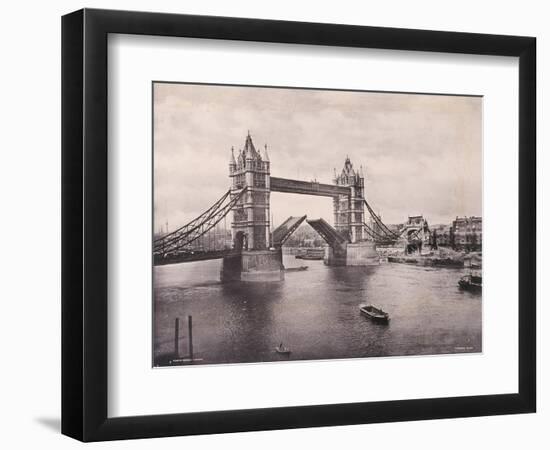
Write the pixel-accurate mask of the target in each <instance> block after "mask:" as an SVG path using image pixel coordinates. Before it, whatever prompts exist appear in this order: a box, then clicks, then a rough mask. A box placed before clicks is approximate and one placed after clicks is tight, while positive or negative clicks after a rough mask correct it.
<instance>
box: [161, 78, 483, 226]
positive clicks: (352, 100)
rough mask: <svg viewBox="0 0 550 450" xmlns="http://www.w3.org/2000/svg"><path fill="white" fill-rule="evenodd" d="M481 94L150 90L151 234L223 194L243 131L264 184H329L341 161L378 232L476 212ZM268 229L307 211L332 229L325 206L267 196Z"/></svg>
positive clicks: (320, 201)
mask: <svg viewBox="0 0 550 450" xmlns="http://www.w3.org/2000/svg"><path fill="white" fill-rule="evenodd" d="M481 126H482V99H481V98H480V97H461V96H441V95H420V94H395V93H379V92H350V91H322V90H303V89H302V90H299V89H284V88H282V89H281V88H251V87H237V86H208V85H192V84H169V83H155V85H154V171H155V173H154V183H155V186H154V189H155V195H154V202H155V204H154V213H155V214H154V226H155V229H154V231H155V232H157V231H159V229H160V227H165V224H166V222H168V226H169V229H170V230H174V229H175V228H177V227H179V226H181V225H184V224H185V223H187V222H188V221H189V220H191V219H193V218H194V217H196V216H198V215H199V214H201V213H202V212H203V211H204V210H206V209H207V208H208V207H209V206H211V205H212V204H213V203H214V202H215V201H216V200H217V199H218V198H219V197H221V196H222V195H223V193H224V192H226V191H227V189H228V188H229V186H230V179H229V176H228V164H229V158H230V155H231V147H234V148H235V153H236V152H237V151H238V150H239V149H240V148H242V146H243V145H244V141H245V137H246V135H247V132H248V131H250V134H251V136H252V140H253V142H254V144H255V146H256V148H258V149H260V148H262V149H263V147H264V144H267V146H268V152H269V157H270V161H271V174H272V175H273V176H278V177H284V178H293V179H300V180H306V181H310V180H313V179H316V180H317V181H319V182H323V183H332V179H333V171H334V170H336V172H337V173H339V172H340V171H341V170H342V167H343V165H344V160H345V158H346V156H349V157H350V159H351V162H352V163H353V165H354V167H355V168H357V169H359V167H360V166H362V168H363V172H364V174H365V196H366V198H367V199H368V201H369V203H370V204H371V205H372V207H373V208H374V209H375V211H376V212H379V213H380V214H381V216H382V219H383V221H384V222H386V223H402V222H405V221H406V220H407V217H408V216H409V215H410V216H413V215H420V214H423V215H424V217H425V218H426V219H427V220H428V221H429V223H430V224H432V223H433V224H436V223H442V224H447V223H450V222H451V221H452V220H453V219H454V218H455V217H456V216H457V215H458V216H473V215H475V216H481V214H482V140H481V139H482V134H481ZM271 211H272V214H273V218H274V224H275V225H277V224H280V223H281V222H282V221H284V220H285V219H286V218H287V217H288V216H291V215H293V216H296V215H304V214H307V215H308V217H310V218H318V217H323V218H324V219H325V220H327V221H328V222H329V223H331V224H332V223H333V207H332V201H331V200H330V199H328V198H322V197H312V196H304V195H298V194H282V193H272V194H271Z"/></svg>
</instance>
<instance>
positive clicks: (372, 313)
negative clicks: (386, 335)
mask: <svg viewBox="0 0 550 450" xmlns="http://www.w3.org/2000/svg"><path fill="white" fill-rule="evenodd" d="M359 310H360V311H361V314H363V315H364V316H366V317H368V318H369V319H371V320H372V321H374V322H378V323H386V324H387V323H388V322H389V321H390V315H389V314H388V313H387V312H384V311H382V310H381V309H380V308H377V307H376V306H374V305H359Z"/></svg>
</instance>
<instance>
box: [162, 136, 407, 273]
mask: <svg viewBox="0 0 550 450" xmlns="http://www.w3.org/2000/svg"><path fill="white" fill-rule="evenodd" d="M236 153H237V154H236V155H235V150H234V148H231V153H230V158H229V177H230V179H231V187H230V188H229V190H228V191H227V192H226V193H225V194H224V195H223V196H222V197H221V198H220V199H219V200H218V201H217V202H216V203H214V205H212V206H211V207H210V208H209V209H207V210H206V211H205V212H204V213H202V214H201V215H200V216H198V217H197V218H195V219H193V220H192V221H191V222H189V223H188V224H186V225H184V226H182V227H180V228H178V229H177V230H175V231H174V232H172V233H168V234H166V235H165V236H162V237H160V238H158V239H156V240H155V242H154V263H155V265H160V264H173V263H178V262H185V261H193V260H199V259H215V258H223V264H222V269H221V279H222V280H223V281H226V280H244V281H278V280H282V279H283V278H284V267H283V263H282V246H283V244H284V242H285V241H286V240H287V239H288V238H289V237H290V235H291V234H292V233H293V232H294V231H295V230H296V229H297V228H298V226H299V225H300V224H301V223H302V222H303V221H304V220H306V216H305V215H304V216H301V217H290V218H288V219H287V220H286V221H285V222H283V224H281V225H280V226H279V227H278V228H276V229H275V230H274V231H273V232H271V231H270V227H271V221H270V196H271V192H282V193H293V194H303V195H314V196H323V197H328V198H330V199H332V203H333V212H334V226H331V225H330V224H329V223H328V222H327V221H326V220H324V219H322V218H319V219H315V220H307V223H308V224H309V225H310V226H311V227H312V228H313V229H315V230H316V231H317V233H319V235H320V236H321V237H322V238H323V239H324V240H325V241H326V242H327V244H328V247H327V250H326V252H325V263H326V264H328V265H373V264H378V262H379V258H378V254H377V252H376V243H377V242H384V243H388V242H395V241H396V240H397V239H398V237H399V236H397V235H396V234H395V233H393V232H392V231H390V230H389V229H388V227H386V226H385V225H384V224H383V223H382V221H381V219H380V217H379V216H377V215H376V214H374V211H373V210H372V208H371V207H370V205H369V204H368V202H367V201H366V198H365V193H364V175H363V170H362V167H360V168H359V170H355V169H354V167H353V164H352V163H351V161H350V159H349V157H346V159H345V162H344V167H343V169H342V171H341V172H340V173H338V174H337V173H336V170H335V171H334V177H333V180H332V181H333V184H325V183H319V182H317V181H309V182H308V181H302V180H292V179H286V178H279V177H273V176H271V162H270V159H269V155H268V150H267V145H266V146H265V147H264V148H263V149H262V151H259V150H258V149H256V147H255V145H254V143H253V142H252V137H251V136H250V133H248V135H247V136H246V138H245V143H244V147H243V148H242V149H240V150H239V151H238V152H236ZM365 207H366V208H367V212H368V213H369V214H370V216H371V217H372V218H373V220H374V221H375V223H376V230H374V229H373V228H372V227H369V226H368V225H367V224H366V221H365ZM230 212H231V213H232V220H231V236H232V246H231V248H222V249H220V248H214V249H208V250H198V251H197V250H196V249H195V250H193V245H194V244H193V243H196V242H197V240H200V239H201V237H202V236H204V235H205V234H206V233H208V232H209V231H210V230H211V229H212V228H214V227H215V226H216V225H217V224H218V223H219V222H220V221H221V220H222V219H224V218H225V217H226V216H228V214H229V213H230Z"/></svg>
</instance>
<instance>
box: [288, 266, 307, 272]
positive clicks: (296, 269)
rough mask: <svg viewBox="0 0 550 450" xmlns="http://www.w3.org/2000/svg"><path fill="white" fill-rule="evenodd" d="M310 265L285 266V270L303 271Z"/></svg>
mask: <svg viewBox="0 0 550 450" xmlns="http://www.w3.org/2000/svg"><path fill="white" fill-rule="evenodd" d="M308 267H309V266H300V267H285V272H301V271H302V270H307V268H308Z"/></svg>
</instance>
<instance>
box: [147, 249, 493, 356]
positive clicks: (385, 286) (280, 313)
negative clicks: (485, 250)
mask: <svg viewBox="0 0 550 450" xmlns="http://www.w3.org/2000/svg"><path fill="white" fill-rule="evenodd" d="M284 264H285V266H286V267H296V266H300V265H307V266H308V270H306V271H301V272H287V273H285V280H284V281H283V282H280V283H242V282H232V283H221V282H220V281H219V271H220V267H221V260H213V261H199V262H192V263H183V264H176V265H169V266H157V267H155V268H154V285H155V289H154V330H153V336H154V355H153V356H154V364H155V365H157V366H160V365H167V364H169V361H170V359H171V358H173V357H174V355H173V352H174V319H175V318H176V317H179V318H180V319H181V325H180V328H181V339H180V344H179V346H180V355H179V356H180V357H183V356H185V355H187V353H188V352H187V344H188V337H187V316H189V315H192V316H193V344H194V345H193V348H194V357H195V358H199V359H202V361H199V362H196V363H195V364H220V363H241V362H261V361H281V360H304V359H308V360H310V359H332V358H359V357H373V356H397V355H433V354H444V353H464V352H480V351H481V320H482V317H481V295H480V294H472V293H469V292H464V291H461V290H459V289H458V286H457V282H458V279H459V278H460V277H461V276H462V275H463V274H464V273H465V270H464V269H449V268H433V267H417V266H414V265H406V264H391V263H390V264H388V263H386V264H381V265H380V266H376V267H329V266H325V265H324V264H323V262H322V261H302V260H297V259H295V258H294V256H292V255H284ZM361 303H373V304H375V305H377V306H379V307H381V308H382V309H384V310H385V311H386V312H388V313H389V314H390V317H391V321H390V323H389V325H380V324H376V323H373V322H371V321H369V320H368V319H367V318H365V317H363V316H361V315H360V313H359V309H358V305H359V304H361ZM280 342H283V343H284V344H285V345H286V346H288V347H289V348H290V349H291V351H292V353H291V354H290V355H289V356H284V355H279V354H277V353H276V352H274V348H275V347H276V346H277V345H278V344H279V343H280Z"/></svg>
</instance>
